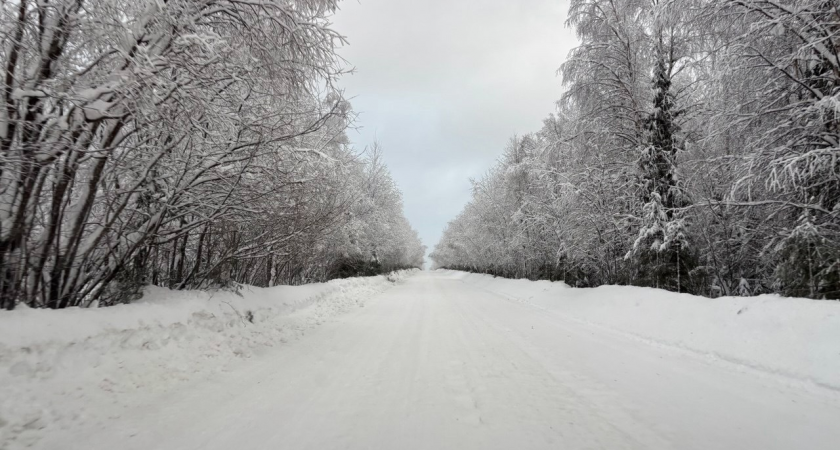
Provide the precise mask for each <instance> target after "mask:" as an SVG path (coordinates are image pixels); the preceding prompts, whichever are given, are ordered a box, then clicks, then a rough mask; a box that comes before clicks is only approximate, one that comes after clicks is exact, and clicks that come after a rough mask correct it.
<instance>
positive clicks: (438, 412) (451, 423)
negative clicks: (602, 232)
mask: <svg viewBox="0 0 840 450" xmlns="http://www.w3.org/2000/svg"><path fill="white" fill-rule="evenodd" d="M406 275H407V274H405V273H403V274H402V275H401V276H400V277H399V278H400V281H399V282H397V283H391V282H389V281H387V280H386V279H385V278H383V277H375V278H360V279H349V280H342V281H335V282H331V283H326V284H320V285H309V286H301V287H277V288H269V289H251V290H248V291H246V292H243V297H237V296H236V295H233V294H230V293H217V294H214V295H212V296H211V294H208V293H201V292H170V291H167V290H163V289H155V290H152V291H150V292H149V293H148V294H147V296H146V297H145V298H144V300H143V301H141V302H138V303H135V304H132V305H127V306H122V307H116V308H102V309H97V310H78V309H75V310H74V309H71V310H66V311H33V310H20V311H14V312H12V313H9V314H5V313H4V314H2V315H0V342H2V347H0V448H4V449H18V448H43V449H53V448H61V449H62V450H72V449H79V450H81V449H85V450H95V449H113V448H120V449H126V450H129V449H138V450H139V449H143V450H146V449H151V448H153V449H156V450H167V449H170V450H175V449H179V450H180V449H202V450H217V449H218V450H222V449H225V450H228V449H231V448H247V449H277V448H294V449H305V448H311V449H330V448H349V449H366V448H379V449H390V448H400V449H488V448H498V449H510V448H522V449H530V448H546V449H556V448H563V449H591V448H607V449H611V450H612V449H625V448H626V449H644V450H652V449H698V450H700V449H702V450H708V449H743V448H756V449H762V450H767V449H792V448H808V449H809V450H811V449H835V448H836V444H837V442H840V427H837V426H836V424H837V423H838V421H840V391H838V386H840V371H839V370H837V368H838V367H840V366H838V360H840V323H838V313H839V312H840V303H837V302H820V301H813V300H801V299H787V298H780V297H774V296H762V297H754V298H728V299H715V300H710V299H705V298H698V297H693V296H689V295H679V294H673V293H668V292H664V291H658V290H654V289H641V288H628V287H617V286H605V287H601V288H597V289H573V288H570V287H568V286H565V285H564V284H562V283H549V282H531V281H526V280H505V279H501V278H493V277H490V276H486V275H473V274H465V273H461V272H451V271H433V272H424V273H418V274H416V275H414V276H411V277H406ZM390 286H393V288H390V289H386V288H387V287H390ZM362 305H364V306H365V307H364V308H359V306H362ZM247 311H253V312H254V314H255V320H254V322H255V323H253V324H251V323H250V322H248V321H247V320H246V319H245V318H244V317H245V315H246V314H247ZM739 311H740V313H739ZM327 318H332V319H330V320H325V319H327ZM320 322H326V323H324V324H323V325H322V326H320V327H318V329H317V330H312V332H307V333H306V334H305V335H303V332H304V331H306V330H309V329H311V328H312V327H313V326H314V325H316V324H318V323H320ZM285 341H289V344H288V345H275V344H277V343H280V342H285Z"/></svg>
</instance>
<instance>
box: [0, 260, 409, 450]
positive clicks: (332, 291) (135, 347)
mask: <svg viewBox="0 0 840 450" xmlns="http://www.w3.org/2000/svg"><path fill="white" fill-rule="evenodd" d="M413 273H414V271H401V272H398V273H395V274H392V275H389V276H388V277H386V276H377V277H365V278H349V279H344V280H333V281H330V282H328V283H318V284H310V285H304V286H277V287H273V288H254V287H246V288H244V289H243V290H242V291H241V293H240V294H241V295H237V294H235V293H232V292H203V291H170V290H168V289H164V288H156V287H152V288H149V289H148V290H147V292H146V293H145V295H144V296H143V298H142V299H140V300H139V301H137V302H134V303H132V304H129V305H121V306H114V307H110V308H101V309H79V308H68V309H65V310H60V311H52V310H33V309H28V308H25V307H23V308H19V309H16V310H14V311H4V312H0V449H4V450H5V449H11V448H21V447H26V446H29V445H32V444H34V443H35V442H36V441H37V439H38V436H41V435H43V433H44V432H45V431H46V430H45V429H49V428H54V427H58V428H68V427H71V426H73V425H74V424H75V423H78V422H79V421H92V420H93V421H97V420H103V419H104V418H106V417H107V415H112V416H113V415H114V414H119V411H120V410H121V409H125V408H129V407H131V406H132V405H136V404H142V403H143V402H144V399H148V398H149V397H155V396H159V395H161V394H163V393H165V392H167V391H169V390H171V389H173V388H175V387H177V386H178V385H179V384H180V383H183V382H185V381H194V380H196V379H201V378H206V377H207V376H209V375H212V374H213V373H216V372H219V371H224V370H225V368H226V367H227V366H228V365H230V364H232V363H235V361H236V360H238V359H240V358H243V357H244V358H247V357H250V356H251V355H254V354H258V353H259V352H261V351H263V350H265V349H267V348H269V347H270V346H272V345H276V344H278V343H282V342H286V341H288V340H291V339H295V338H297V337H299V336H300V335H302V334H303V333H304V332H305V331H306V330H308V329H310V328H312V327H314V326H317V325H319V324H320V323H322V322H323V321H325V320H328V319H329V318H331V317H335V316H337V315H339V314H341V313H344V312H347V311H350V310H351V309H354V308H358V307H361V306H364V302H365V300H367V299H369V298H370V297H371V296H373V295H375V294H377V293H379V292H382V291H384V290H385V289H387V288H388V287H389V286H392V285H393V284H394V283H398V282H400V281H401V280H402V279H404V278H406V277H408V276H410V275H412V274H413ZM109 404H110V405H112V406H113V407H114V410H112V411H103V410H102V405H109ZM86 405H97V406H96V409H93V408H86Z"/></svg>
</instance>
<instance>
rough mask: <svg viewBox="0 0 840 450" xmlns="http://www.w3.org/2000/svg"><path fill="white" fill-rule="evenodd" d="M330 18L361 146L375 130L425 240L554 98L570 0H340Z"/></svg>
mask: <svg viewBox="0 0 840 450" xmlns="http://www.w3.org/2000/svg"><path fill="white" fill-rule="evenodd" d="M340 6H341V10H340V11H339V12H338V13H336V15H335V17H334V18H333V22H334V29H335V30H336V31H338V32H339V33H341V34H342V35H344V36H346V38H347V40H348V42H349V45H347V46H345V47H343V48H342V49H341V50H340V54H341V56H342V57H344V58H345V59H346V60H347V61H348V63H349V64H350V65H351V66H352V67H354V68H355V73H353V74H351V75H347V76H345V77H344V78H343V80H342V82H341V85H342V88H344V90H345V95H346V96H347V97H348V98H350V100H351V102H352V104H353V108H354V110H356V111H357V112H358V113H359V118H358V120H357V122H356V125H357V126H358V127H359V128H358V129H357V130H351V131H350V132H349V135H350V139H351V140H352V141H353V143H354V144H355V145H356V146H358V147H364V146H365V145H368V144H370V143H371V142H373V141H374V140H378V141H379V143H380V144H382V146H383V147H384V149H385V160H386V162H387V164H388V167H389V168H390V170H391V173H392V175H393V177H394V179H395V180H396V182H397V184H398V185H399V187H400V189H401V190H402V192H403V199H404V203H405V213H406V216H407V217H408V219H409V221H410V222H411V224H412V226H413V227H414V228H415V229H417V231H418V232H419V233H420V237H421V238H422V239H423V243H424V244H425V245H426V246H427V247H429V251H431V249H432V248H433V247H434V245H435V244H436V243H437V241H438V239H439V238H440V235H441V233H442V231H443V228H444V227H445V226H446V224H447V223H448V222H449V221H450V220H452V219H453V218H455V216H456V215H457V214H458V212H460V211H461V209H462V208H463V206H464V204H465V203H466V202H467V201H468V200H469V198H470V182H469V180H470V178H477V177H480V176H481V174H482V173H484V172H485V171H486V170H487V169H489V168H490V166H492V165H493V163H494V162H495V160H496V158H498V157H499V155H500V154H501V152H502V151H503V149H504V147H505V145H506V144H507V142H508V141H509V140H510V138H511V136H513V135H515V134H523V133H528V132H532V131H537V130H538V129H539V128H540V126H541V123H542V120H543V118H545V117H546V116H547V115H548V114H549V113H551V112H552V111H554V103H555V102H556V100H557V99H559V98H560V93H561V91H562V86H561V80H560V78H559V77H558V76H557V75H556V71H557V69H558V68H559V67H560V65H561V64H562V62H563V60H564V59H565V57H566V55H567V54H568V52H569V50H571V49H572V48H573V47H574V46H575V45H576V40H575V37H574V33H573V32H572V31H571V30H569V29H567V28H566V27H565V25H564V23H565V20H566V11H567V9H568V1H566V0H426V1H417V0H345V1H344V2H342V3H341V4H340Z"/></svg>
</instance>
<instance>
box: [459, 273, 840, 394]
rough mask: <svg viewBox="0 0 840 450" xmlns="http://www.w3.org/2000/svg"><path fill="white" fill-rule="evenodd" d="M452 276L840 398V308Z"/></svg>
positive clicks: (816, 303)
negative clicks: (827, 390)
mask: <svg viewBox="0 0 840 450" xmlns="http://www.w3.org/2000/svg"><path fill="white" fill-rule="evenodd" d="M445 273H447V274H448V276H450V277H453V278H456V279H460V280H463V282H465V283H467V284H470V285H473V286H476V287H480V288H483V289H486V290H489V291H491V292H494V293H496V294H501V295H504V296H506V297H508V298H511V299H515V300H517V301H521V302H525V303H528V304H530V305H533V306H535V307H538V308H542V309H544V310H545V311H546V312H547V313H552V314H558V315H559V316H560V317H563V318H564V319H566V320H573V321H577V322H581V323H585V324H587V325H590V326H595V327H599V328H602V329H605V331H609V332H612V333H620V334H622V335H624V336H627V337H629V338H633V339H641V340H643V341H645V342H648V343H652V344H655V345H661V346H668V347H674V348H680V349H683V350H687V351H690V352H693V353H698V354H700V355H702V356H704V357H705V358H707V359H711V360H719V361H720V362H728V363H733V364H735V365H736V366H743V367H741V368H742V369H747V368H751V369H756V370H757V371H758V372H759V373H763V374H768V375H769V374H776V375H781V376H784V377H785V379H787V381H789V382H794V383H795V382H801V383H802V384H804V385H805V386H807V385H809V384H814V385H819V386H822V387H827V388H830V389H833V390H837V391H840V302H834V301H814V300H809V299H802V298H786V297H781V296H778V295H759V296H755V297H719V298H715V299H710V298H706V297H699V296H694V295H689V294H677V293H674V292H668V291H664V290H661V289H652V288H642V287H634V286H601V287H598V288H591V289H576V288H570V287H569V286H568V285H566V284H565V283H562V282H550V281H536V282H535V281H529V280H509V279H505V278H498V277H493V276H490V275H481V274H471V273H465V272H457V271H450V272H445Z"/></svg>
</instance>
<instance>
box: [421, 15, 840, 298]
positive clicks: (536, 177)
mask: <svg viewBox="0 0 840 450" xmlns="http://www.w3.org/2000/svg"><path fill="white" fill-rule="evenodd" d="M567 25H569V26H571V27H574V29H575V31H576V33H577V36H578V38H579V41H580V42H579V46H578V47H576V48H575V49H574V50H573V51H572V52H571V53H570V55H569V57H568V59H567V61H566V62H565V63H564V64H563V66H562V67H561V69H560V70H559V73H560V74H561V76H562V79H563V83H564V86H565V90H564V94H563V96H562V98H561V99H560V100H559V101H558V103H557V111H556V113H555V114H552V115H551V116H550V117H548V118H547V119H546V120H545V121H544V124H543V127H542V129H541V130H539V131H538V132H535V133H532V134H528V135H525V136H518V137H515V138H513V139H512V140H511V142H510V144H509V145H508V146H507V148H506V149H505V151H504V154H503V156H502V157H501V158H500V159H499V160H498V162H497V164H496V165H495V167H493V168H492V169H491V170H490V171H489V172H488V173H486V174H485V175H484V176H483V177H482V178H481V179H479V180H476V181H474V182H473V195H472V200H471V201H470V202H469V204H467V205H466V207H465V208H464V210H463V211H462V212H461V213H460V215H458V217H457V218H456V219H455V220H453V221H452V222H451V223H450V224H449V225H448V227H447V228H446V230H445V232H444V235H443V237H442V239H441V240H440V242H439V243H438V244H437V246H436V247H435V250H434V252H433V254H432V258H433V259H434V261H435V264H436V266H438V267H445V268H456V269H462V270H469V271H475V272H484V273H491V274H494V275H500V276H506V277H527V278H532V279H551V280H565V281H566V282H568V283H569V284H572V285H575V286H597V285H602V284H625V285H637V286H652V287H658V288H663V289H669V290H673V291H678V292H689V293H695V294H701V295H706V296H711V297H715V296H721V295H754V294H759V293H768V292H773V293H781V294H783V295H788V296H797V297H810V298H826V299H840V147H838V146H840V96H839V94H840V2H838V1H837V0H769V1H768V0H572V1H571V6H570V10H569V15H568V24H567Z"/></svg>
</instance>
